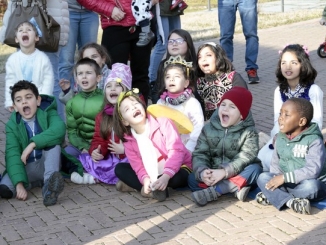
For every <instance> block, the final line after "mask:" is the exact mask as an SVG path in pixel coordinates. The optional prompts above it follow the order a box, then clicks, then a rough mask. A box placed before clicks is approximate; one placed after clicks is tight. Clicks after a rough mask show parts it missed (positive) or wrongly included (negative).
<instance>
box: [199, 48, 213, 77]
mask: <svg viewBox="0 0 326 245" xmlns="http://www.w3.org/2000/svg"><path fill="white" fill-rule="evenodd" d="M198 65H199V68H200V69H201V70H202V72H204V73H205V74H214V73H216V56H215V53H214V52H213V51H212V50H211V49H210V48H209V47H205V48H203V49H202V50H200V52H199V53H198Z"/></svg>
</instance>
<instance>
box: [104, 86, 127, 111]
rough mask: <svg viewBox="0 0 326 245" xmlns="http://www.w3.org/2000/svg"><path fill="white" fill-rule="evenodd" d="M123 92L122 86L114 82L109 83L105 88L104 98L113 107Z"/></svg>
mask: <svg viewBox="0 0 326 245" xmlns="http://www.w3.org/2000/svg"><path fill="white" fill-rule="evenodd" d="M122 91H124V88H123V85H122V84H121V83H119V82H116V81H110V82H108V83H107V85H106V87H105V96H106V99H107V100H108V101H109V102H110V104H112V105H115V104H116V103H117V100H118V97H119V94H120V93H121V92H122Z"/></svg>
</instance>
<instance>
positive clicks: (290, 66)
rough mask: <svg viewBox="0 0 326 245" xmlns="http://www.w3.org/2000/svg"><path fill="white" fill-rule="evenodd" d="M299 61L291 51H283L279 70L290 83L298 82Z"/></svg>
mask: <svg viewBox="0 0 326 245" xmlns="http://www.w3.org/2000/svg"><path fill="white" fill-rule="evenodd" d="M300 70H301V63H300V62H299V61H298V58H297V56H296V55H295V54H294V53H293V52H285V53H284V54H283V55H282V60H281V71H282V75H283V76H284V77H285V78H286V79H287V81H288V83H291V85H296V84H299V80H300Z"/></svg>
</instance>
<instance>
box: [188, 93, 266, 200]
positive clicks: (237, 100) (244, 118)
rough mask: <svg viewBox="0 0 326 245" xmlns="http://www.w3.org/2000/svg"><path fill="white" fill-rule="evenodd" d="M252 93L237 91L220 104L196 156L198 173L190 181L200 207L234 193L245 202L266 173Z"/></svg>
mask: <svg viewBox="0 0 326 245" xmlns="http://www.w3.org/2000/svg"><path fill="white" fill-rule="evenodd" d="M251 103H252V95H251V93H250V91H249V90H247V89H245V88H242V87H234V88H232V89H231V90H229V91H228V92H226V93H225V94H224V95H223V97H222V98H221V100H220V103H219V108H218V109H216V111H215V113H214V114H213V115H212V117H211V119H210V122H209V123H207V124H206V125H205V126H204V128H203V130H202V132H201V134H200V136H199V138H198V140H197V146H196V148H195V150H194V151H193V153H192V164H193V169H194V172H193V173H191V174H190V175H189V177H188V185H189V187H190V189H191V191H193V193H192V195H191V196H192V199H193V200H194V201H195V203H196V204H197V205H199V206H205V205H206V204H207V203H208V202H210V201H214V200H217V199H218V197H219V196H221V195H223V194H226V193H234V194H235V196H236V197H237V198H238V199H239V200H240V201H244V200H245V199H246V197H247V194H248V192H249V190H250V186H251V185H253V184H256V180H257V178H258V176H259V174H260V173H261V171H262V168H261V166H260V164H259V163H260V160H259V159H258V158H257V153H258V134H257V132H256V129H255V123H254V120H253V117H252V115H251V113H250V107H251Z"/></svg>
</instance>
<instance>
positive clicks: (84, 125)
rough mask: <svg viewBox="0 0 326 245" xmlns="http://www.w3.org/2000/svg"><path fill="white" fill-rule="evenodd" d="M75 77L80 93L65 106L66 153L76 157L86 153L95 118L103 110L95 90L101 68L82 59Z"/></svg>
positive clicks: (100, 96)
mask: <svg viewBox="0 0 326 245" xmlns="http://www.w3.org/2000/svg"><path fill="white" fill-rule="evenodd" d="M74 70H75V73H76V74H75V76H76V81H77V83H78V85H79V86H80V88H81V91H80V92H79V93H78V94H77V95H76V96H75V97H73V98H72V99H71V100H69V101H68V103H67V105H66V117H67V120H66V121H67V131H68V139H69V142H70V145H68V146H67V147H66V151H67V153H69V154H70V155H72V156H74V157H78V156H79V154H80V153H82V152H83V153H88V150H89V147H90V143H91V140H92V138H93V134H94V129H95V117H96V115H97V114H98V113H99V112H100V111H101V110H102V108H103V99H104V96H103V92H102V90H101V89H99V88H97V84H98V82H99V81H100V79H101V68H100V66H99V65H98V64H97V63H96V62H95V61H94V60H92V59H89V58H84V59H81V60H79V61H78V62H77V63H76V65H75V69H74Z"/></svg>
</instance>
